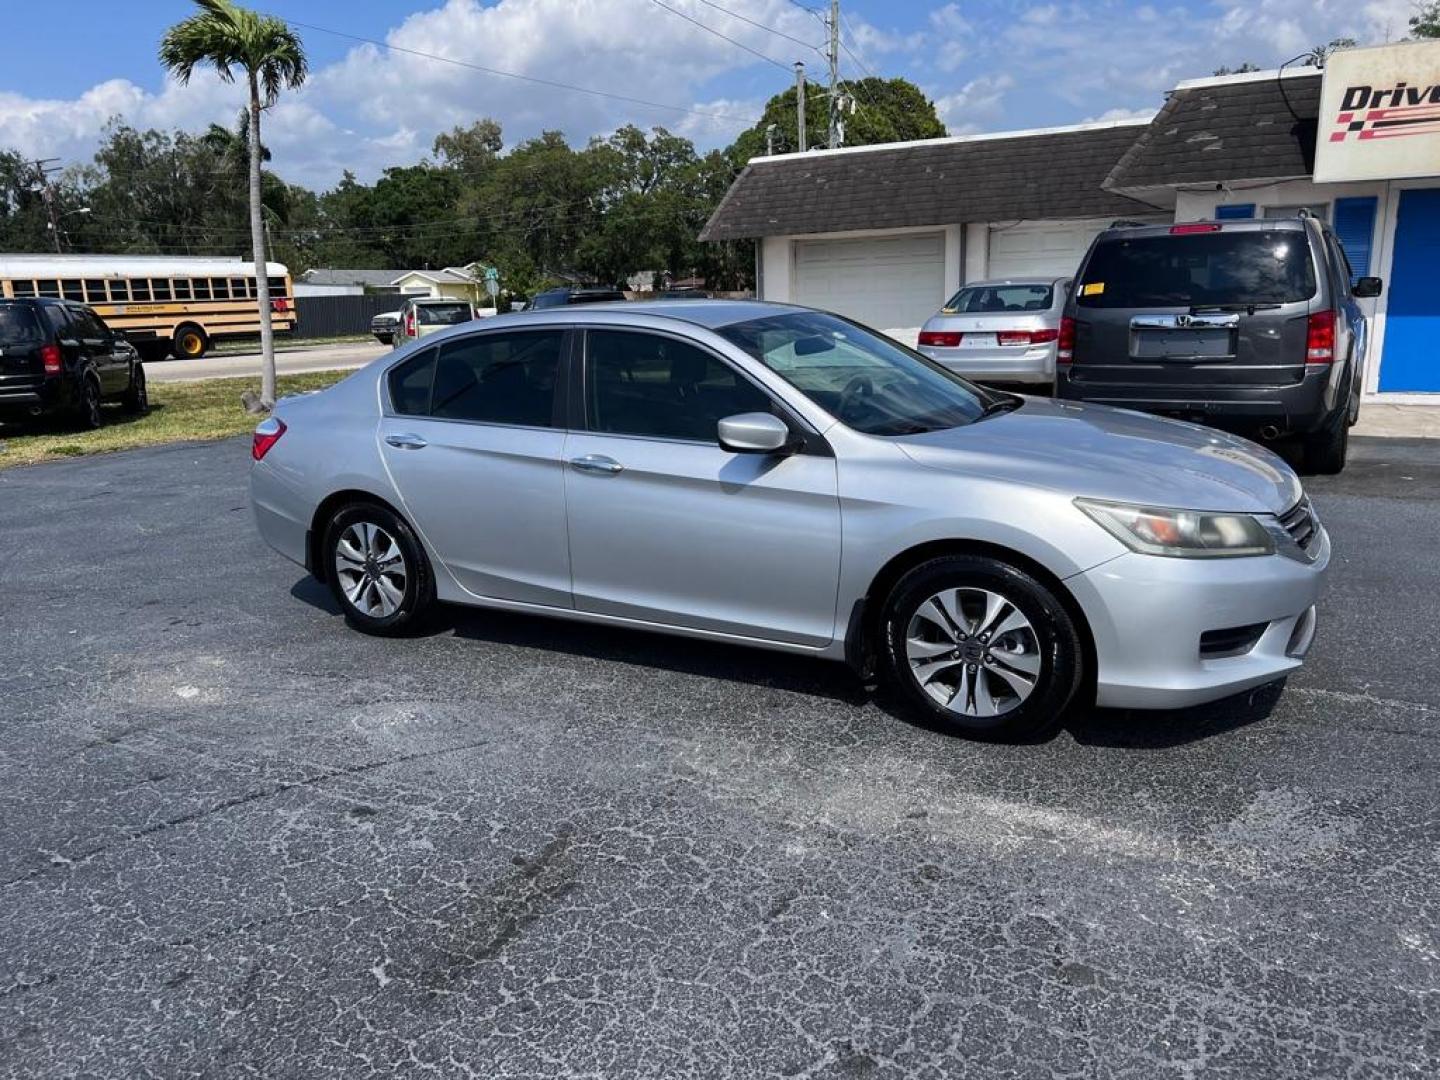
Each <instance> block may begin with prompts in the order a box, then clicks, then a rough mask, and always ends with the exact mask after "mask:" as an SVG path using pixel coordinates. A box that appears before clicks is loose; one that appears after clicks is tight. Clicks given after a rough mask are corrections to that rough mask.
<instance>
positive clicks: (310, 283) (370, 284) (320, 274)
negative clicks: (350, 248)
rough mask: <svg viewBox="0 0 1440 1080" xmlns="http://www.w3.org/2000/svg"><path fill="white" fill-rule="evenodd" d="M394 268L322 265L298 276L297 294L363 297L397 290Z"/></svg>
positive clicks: (296, 280) (296, 279)
mask: <svg viewBox="0 0 1440 1080" xmlns="http://www.w3.org/2000/svg"><path fill="white" fill-rule="evenodd" d="M394 280H395V271H394V270H356V269H335V268H331V267H319V268H316V269H314V270H306V271H305V272H304V273H303V274H300V275H299V276H297V277H296V278H295V295H296V296H361V295H363V294H365V293H387V292H389V293H393V292H399V291H400V290H399V289H397V288H395V287H394V285H393V284H391V283H392V282H393V281H394Z"/></svg>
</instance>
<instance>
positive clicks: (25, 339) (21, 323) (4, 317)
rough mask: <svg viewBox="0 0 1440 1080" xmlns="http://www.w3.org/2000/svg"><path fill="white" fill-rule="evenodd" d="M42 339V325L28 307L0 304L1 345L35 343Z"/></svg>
mask: <svg viewBox="0 0 1440 1080" xmlns="http://www.w3.org/2000/svg"><path fill="white" fill-rule="evenodd" d="M39 340H40V327H39V326H38V325H37V324H36V322H35V316H34V315H32V314H31V313H30V309H29V308H28V307H24V306H22V305H20V304H0V345H34V344H35V343H37V342H38V341H39Z"/></svg>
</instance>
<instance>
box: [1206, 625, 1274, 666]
mask: <svg viewBox="0 0 1440 1080" xmlns="http://www.w3.org/2000/svg"><path fill="white" fill-rule="evenodd" d="M1269 626H1270V624H1269V623H1268V622H1260V623H1251V624H1250V625H1248V626H1227V627H1226V628H1225V629H1224V630H1206V631H1205V632H1204V633H1203V634H1201V635H1200V658H1201V659H1202V660H1219V659H1221V658H1223V657H1226V656H1244V655H1245V654H1246V653H1248V652H1249V651H1250V650H1251V649H1253V648H1254V647H1255V643H1256V642H1257V641H1259V640H1260V638H1261V637H1262V636H1264V634H1265V631H1266V629H1267V628H1268V627H1269Z"/></svg>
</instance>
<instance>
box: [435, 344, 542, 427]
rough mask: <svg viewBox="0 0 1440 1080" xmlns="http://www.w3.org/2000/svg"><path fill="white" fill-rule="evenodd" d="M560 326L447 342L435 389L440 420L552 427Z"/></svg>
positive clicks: (439, 362) (437, 366)
mask: <svg viewBox="0 0 1440 1080" xmlns="http://www.w3.org/2000/svg"><path fill="white" fill-rule="evenodd" d="M564 339H565V335H564V332H563V331H560V330H527V331H515V332H513V333H495V334H476V335H473V336H471V337H462V338H460V339H459V340H458V341H449V342H446V344H445V346H444V348H442V349H441V350H440V358H439V361H438V363H437V365H436V368H435V382H434V387H433V389H432V391H431V399H430V415H431V416H434V417H437V418H438V419H441V420H471V421H475V422H478V423H486V424H523V425H525V426H528V427H552V426H553V424H554V413H555V385H556V382H557V380H558V377H559V374H560V351H561V345H562V343H563V342H564Z"/></svg>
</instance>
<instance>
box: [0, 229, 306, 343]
mask: <svg viewBox="0 0 1440 1080" xmlns="http://www.w3.org/2000/svg"><path fill="white" fill-rule="evenodd" d="M265 276H266V278H268V279H269V285H270V320H271V325H272V326H273V327H274V328H275V332H276V333H277V334H278V333H289V332H291V331H293V330H294V329H295V290H294V287H293V285H292V283H291V281H290V273H289V271H288V270H286V269H285V267H284V266H282V265H281V264H280V263H266V270H265ZM0 291H3V295H5V296H6V297H16V296H52V297H56V298H64V299H66V300H80V301H83V302H84V303H87V304H89V305H90V306H91V307H92V308H94V309H95V310H96V311H97V312H98V313H99V314H100V317H101V318H103V319H104V320H105V322H106V323H107V324H108V325H109V326H110V327H111V328H112V329H114V330H123V331H125V336H126V337H127V338H129V339H130V340H131V341H132V342H134V343H135V347H136V348H137V349H139V350H140V353H141V355H142V356H145V357H146V359H158V358H160V357H162V356H165V355H166V354H170V353H173V354H174V355H175V356H177V357H181V358H184V359H187V360H194V359H198V358H199V357H201V356H204V355H205V353H206V352H207V351H208V350H209V348H210V346H211V345H212V344H213V343H214V342H216V341H218V340H220V339H222V338H226V337H238V336H241V335H254V334H258V333H259V332H260V313H259V309H258V308H257V307H256V303H255V264H254V263H252V262H245V261H242V260H240V259H216V258H190V257H183V258H182V257H178V256H177V257H171V256H166V255H0Z"/></svg>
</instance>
